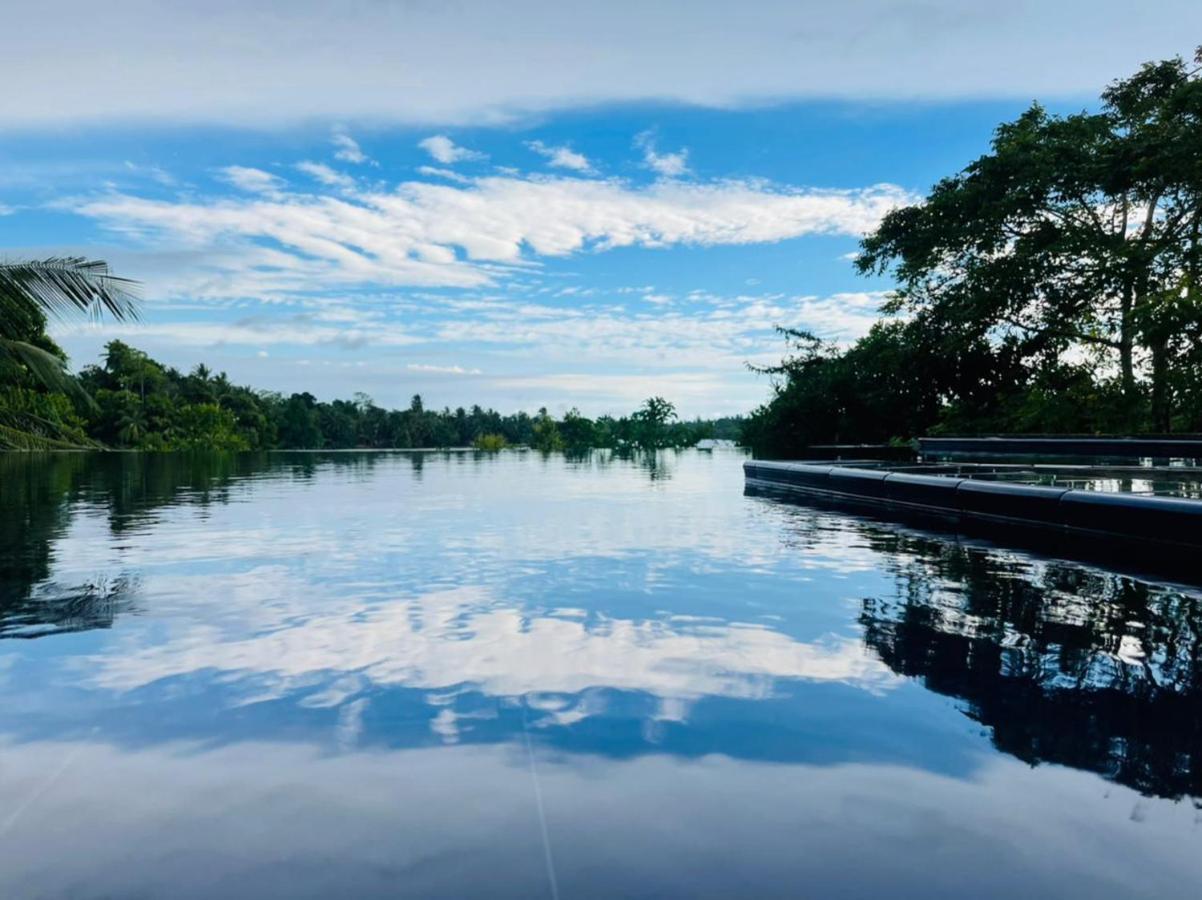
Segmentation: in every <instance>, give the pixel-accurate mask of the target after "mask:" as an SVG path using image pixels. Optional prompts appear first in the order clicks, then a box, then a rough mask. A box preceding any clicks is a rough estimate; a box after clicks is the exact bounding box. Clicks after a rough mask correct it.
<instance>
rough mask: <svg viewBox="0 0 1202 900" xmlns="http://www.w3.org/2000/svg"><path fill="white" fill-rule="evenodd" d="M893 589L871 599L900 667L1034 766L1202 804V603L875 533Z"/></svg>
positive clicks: (1077, 571) (1177, 592)
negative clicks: (1085, 773)
mask: <svg viewBox="0 0 1202 900" xmlns="http://www.w3.org/2000/svg"><path fill="white" fill-rule="evenodd" d="M872 543H873V544H874V545H875V546H876V547H877V548H878V549H882V550H887V551H888V553H889V556H888V558H889V559H890V560H891V565H892V567H893V568H894V569H895V572H896V591H895V592H894V593H893V594H892V595H889V596H882V597H870V598H867V599H865V600H864V601H863V604H862V611H861V616H860V621H861V624H862V625H863V628H864V640H865V642H866V643H867V645H868V647H869V648H870V649H871V650H872V651H874V652H875V653H876V654H877V655H878V656H879V657H880V658H881V660H883V661H884V662H885V663H886V664H887V665H888V666H889V667H890V668H892V669H893V670H894V671H896V672H897V673H899V674H902V675H907V676H910V677H913V678H917V679H920V680H921V681H922V683H923V684H924V685H925V686H926V687H927V688H928V689H930V690H933V691H937V692H939V693H941V694H945V695H948V696H952V697H956V698H958V699H960V700H962V701H963V702H964V704H965V711H966V713H967V714H968V715H969V716H970V717H971V718H973V719H974V720H976V721H978V722H980V723H981V724H982V725H984V726H986V727H988V728H989V729H990V731H991V734H992V739H993V742H994V744H995V745H996V746H997V747H998V748H999V749H1001V750H1003V751H1005V752H1007V753H1011V754H1013V755H1015V756H1017V757H1019V758H1020V759H1023V760H1026V761H1028V762H1030V763H1031V764H1037V763H1041V762H1043V763H1055V764H1060V765H1067V766H1072V767H1074V768H1079V769H1086V770H1089V771H1093V772H1097V773H1099V774H1101V775H1103V776H1104V777H1106V778H1109V779H1111V780H1113V781H1116V782H1118V783H1120V784H1124V785H1128V786H1130V787H1133V788H1135V789H1137V790H1140V791H1142V792H1144V793H1147V794H1152V795H1158V796H1169V797H1182V796H1192V797H1202V676H1200V671H1202V670H1200V667H1199V633H1200V630H1202V596H1199V595H1198V594H1196V593H1193V592H1191V591H1189V590H1184V589H1174V588H1171V587H1167V586H1158V585H1154V584H1150V583H1147V582H1144V581H1140V580H1137V579H1134V578H1130V577H1124V576H1120V575H1117V574H1113V573H1108V572H1105V571H1101V570H1097V569H1090V568H1085V567H1082V566H1077V565H1072V564H1068V563H1060V562H1045V561H1034V560H1031V559H1029V558H1023V557H1014V556H1012V555H1008V554H1004V553H1000V552H998V551H992V550H987V549H984V548H980V547H971V546H965V545H962V544H959V543H957V542H955V541H953V540H938V539H928V538H923V537H914V536H909V535H906V534H904V533H899V532H894V533H892V534H890V533H888V532H884V531H875V532H874V536H873V537H872Z"/></svg>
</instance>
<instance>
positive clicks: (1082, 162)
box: [857, 52, 1202, 431]
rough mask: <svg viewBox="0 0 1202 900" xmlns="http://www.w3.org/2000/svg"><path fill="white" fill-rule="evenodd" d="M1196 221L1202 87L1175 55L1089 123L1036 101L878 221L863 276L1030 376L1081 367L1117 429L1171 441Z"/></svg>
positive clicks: (1198, 321)
mask: <svg viewBox="0 0 1202 900" xmlns="http://www.w3.org/2000/svg"><path fill="white" fill-rule="evenodd" d="M1198 61H1202V52H1200V55H1199V60H1198ZM1200 213H1202V79H1200V78H1199V67H1198V66H1197V65H1193V66H1191V65H1189V64H1187V63H1185V62H1184V61H1183V60H1182V59H1180V58H1177V59H1171V60H1166V61H1164V62H1159V63H1150V64H1148V65H1145V66H1144V67H1143V68H1142V69H1141V70H1140V71H1139V72H1138V73H1137V74H1135V75H1134V76H1132V77H1131V78H1128V79H1125V80H1121V81H1117V82H1115V83H1114V84H1112V85H1111V86H1110V87H1109V88H1108V89H1107V90H1106V91H1105V92H1104V93H1103V95H1102V105H1101V109H1100V110H1099V111H1098V112H1093V113H1090V112H1082V113H1078V114H1075V115H1067V116H1056V115H1050V114H1048V113H1047V111H1046V110H1044V109H1043V108H1042V107H1041V106H1039V105H1038V104H1036V105H1034V106H1032V107H1031V108H1030V109H1029V110H1028V111H1027V112H1026V113H1024V114H1023V115H1022V116H1020V117H1019V118H1018V119H1017V120H1016V121H1014V122H1010V123H1007V124H1004V125H1002V126H1001V127H999V128H998V129H997V132H996V135H995V137H994V140H993V143H992V148H991V151H990V152H989V153H987V154H986V155H984V156H982V157H981V158H980V159H978V160H976V161H975V162H973V163H972V164H971V165H969V166H968V167H967V168H966V169H965V170H964V171H962V172H961V173H959V174H957V175H955V176H953V177H950V178H947V179H944V180H943V181H941V182H939V183H938V184H937V185H936V186H935V188H934V189H933V190H932V191H931V193H930V196H929V197H928V198H927V199H926V201H925V202H924V203H922V204H920V205H917V206H911V207H907V208H904V209H900V210H897V211H895V212H893V213H890V214H889V215H888V216H886V217H885V219H884V221H883V222H882V223H881V225H880V227H879V228H878V229H877V231H876V232H875V233H873V234H871V235H869V236H868V237H867V238H866V239H865V240H864V242H863V245H862V252H861V254H860V256H859V257H858V259H857V266H858V268H859V270H860V271H861V272H863V273H866V274H867V273H875V274H884V273H888V274H891V275H892V276H893V277H894V278H895V279H896V280H897V284H898V287H897V291H896V294H895V299H894V300H893V301H892V302H891V303H890V304H889V306H888V307H887V310H888V311H891V312H903V311H904V312H908V313H910V314H912V315H914V316H916V317H918V318H919V319H926V320H931V321H938V322H939V323H941V325H943V326H954V327H955V328H957V329H959V330H960V331H961V332H962V334H963V337H964V339H965V340H967V341H975V340H979V339H981V338H986V339H987V340H989V341H990V342H991V343H992V344H994V345H999V344H1001V343H1002V342H1005V341H1010V342H1012V345H1013V346H1015V347H1017V348H1018V349H1019V352H1020V355H1021V357H1022V358H1023V359H1024V360H1025V361H1026V363H1027V364H1028V365H1030V366H1032V367H1037V366H1050V365H1055V364H1057V363H1059V362H1063V361H1064V360H1077V361H1080V360H1082V359H1084V358H1088V359H1089V360H1090V361H1091V362H1093V363H1094V364H1095V365H1096V366H1097V367H1098V371H1099V373H1100V374H1101V375H1102V376H1103V377H1105V376H1106V375H1107V374H1108V373H1113V375H1114V377H1115V378H1116V379H1117V381H1118V384H1119V386H1120V387H1121V391H1122V397H1123V401H1124V407H1125V416H1126V421H1127V423H1128V425H1127V427H1130V428H1134V427H1138V425H1139V424H1140V423H1141V422H1142V421H1146V422H1147V423H1148V424H1150V425H1151V426H1152V427H1154V428H1156V429H1158V430H1166V431H1167V430H1169V428H1170V426H1171V422H1172V415H1173V408H1174V403H1175V402H1176V401H1177V400H1179V399H1181V398H1182V397H1184V396H1185V395H1186V394H1188V393H1190V392H1191V391H1196V385H1195V384H1193V382H1192V381H1191V380H1190V378H1191V377H1192V376H1185V375H1184V373H1186V372H1188V371H1189V370H1190V364H1191V363H1196V361H1197V360H1196V355H1197V353H1198V339H1199V335H1200V332H1202V300H1200V299H1199V298H1200V295H1199V289H1198V273H1199V262H1200V258H1199V257H1200V253H1202V247H1200V246H1199V226H1200ZM1194 372H1195V374H1196V370H1194Z"/></svg>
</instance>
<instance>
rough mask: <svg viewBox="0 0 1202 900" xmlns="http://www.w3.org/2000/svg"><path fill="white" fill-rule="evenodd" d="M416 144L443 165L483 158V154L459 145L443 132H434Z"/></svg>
mask: <svg viewBox="0 0 1202 900" xmlns="http://www.w3.org/2000/svg"><path fill="white" fill-rule="evenodd" d="M417 146H419V147H421V148H422V149H423V150H425V151H426V152H427V153H429V154H430V156H432V157H433V158H434V159H435V160H436V161H437V162H440V163H442V164H443V165H444V166H449V165H451V164H452V163H457V162H463V161H465V160H479V159H485V158H486V157H485V154H483V153H479V152H477V151H475V150H469V149H467V148H466V147H460V146H459V145H458V144H456V143H455V142H454V141H453V140H451V139H450V138H449V137H447V136H446V135H445V134H435V135H432V136H430V137H428V138H424V139H422V140H420V141H418V142H417Z"/></svg>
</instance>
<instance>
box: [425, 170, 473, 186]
mask: <svg viewBox="0 0 1202 900" xmlns="http://www.w3.org/2000/svg"><path fill="white" fill-rule="evenodd" d="M417 173H418V174H419V175H425V176H427V177H429V178H445V179H446V180H447V181H455V182H458V183H459V184H471V181H472V180H471V179H470V178H468V177H467V176H466V175H460V174H459V173H458V172H456V171H454V170H452V169H440V168H439V167H438V166H418V167H417Z"/></svg>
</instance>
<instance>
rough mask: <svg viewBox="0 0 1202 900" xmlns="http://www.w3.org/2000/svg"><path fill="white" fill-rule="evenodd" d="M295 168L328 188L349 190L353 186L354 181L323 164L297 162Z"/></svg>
mask: <svg viewBox="0 0 1202 900" xmlns="http://www.w3.org/2000/svg"><path fill="white" fill-rule="evenodd" d="M296 168H297V170H298V171H300V172H304V173H305V174H306V175H311V176H312V177H313V178H316V179H317V180H318V181H320V182H321V183H322V184H325V185H329V186H330V187H340V188H350V187H354V186H355V179H353V178H351V176H349V175H346V174H344V173H342V172H338V171H336V170H334V169H331V168H330V167H329V166H327V165H326V164H325V163H319V162H308V161H306V162H299V163H297V164H296Z"/></svg>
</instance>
